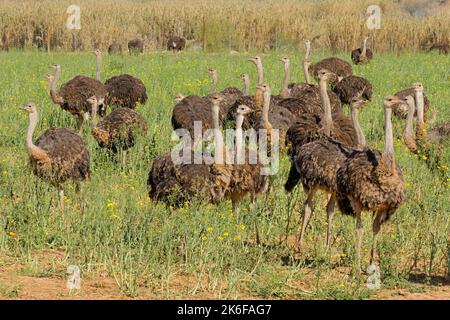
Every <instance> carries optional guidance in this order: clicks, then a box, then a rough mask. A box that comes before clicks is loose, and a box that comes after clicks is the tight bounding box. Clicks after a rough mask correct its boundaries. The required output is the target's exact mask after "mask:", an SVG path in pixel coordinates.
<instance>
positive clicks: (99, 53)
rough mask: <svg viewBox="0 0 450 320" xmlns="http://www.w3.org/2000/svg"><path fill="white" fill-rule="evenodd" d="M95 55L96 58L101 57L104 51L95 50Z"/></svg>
mask: <svg viewBox="0 0 450 320" xmlns="http://www.w3.org/2000/svg"><path fill="white" fill-rule="evenodd" d="M94 54H95V56H96V57H100V56H101V55H102V51H101V50H100V49H95V50H94Z"/></svg>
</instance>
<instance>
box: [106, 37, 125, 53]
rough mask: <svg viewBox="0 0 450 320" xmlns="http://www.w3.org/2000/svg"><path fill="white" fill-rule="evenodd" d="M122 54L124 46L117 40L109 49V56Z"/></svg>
mask: <svg viewBox="0 0 450 320" xmlns="http://www.w3.org/2000/svg"><path fill="white" fill-rule="evenodd" d="M119 53H122V46H121V44H120V43H118V42H117V41H116V40H114V41H113V42H112V43H111V44H110V45H109V47H108V54H119Z"/></svg>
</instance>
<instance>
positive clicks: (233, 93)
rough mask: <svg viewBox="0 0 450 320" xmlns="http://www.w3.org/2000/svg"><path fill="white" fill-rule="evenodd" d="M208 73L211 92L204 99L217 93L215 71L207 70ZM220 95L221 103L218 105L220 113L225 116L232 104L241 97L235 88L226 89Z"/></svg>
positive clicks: (212, 69) (239, 91)
mask: <svg viewBox="0 0 450 320" xmlns="http://www.w3.org/2000/svg"><path fill="white" fill-rule="evenodd" d="M208 73H209V75H210V76H211V90H210V93H209V95H206V98H207V99H209V96H211V95H214V94H216V93H217V78H218V77H217V70H216V69H214V68H209V69H208ZM220 95H221V96H222V98H223V101H222V102H221V103H220V109H221V113H224V114H227V113H228V109H229V108H231V106H233V105H234V103H235V102H236V101H237V100H238V99H239V98H241V97H242V96H243V94H242V91H241V90H239V89H238V88H236V87H228V88H225V89H223V90H222V91H220Z"/></svg>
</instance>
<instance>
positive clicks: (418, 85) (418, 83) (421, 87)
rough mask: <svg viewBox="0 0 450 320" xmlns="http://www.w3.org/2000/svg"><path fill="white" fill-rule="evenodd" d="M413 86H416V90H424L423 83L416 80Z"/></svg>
mask: <svg viewBox="0 0 450 320" xmlns="http://www.w3.org/2000/svg"><path fill="white" fill-rule="evenodd" d="M413 88H414V91H419V92H420V91H422V92H423V85H422V83H421V82H414V83H413Z"/></svg>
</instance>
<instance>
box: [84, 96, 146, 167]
mask: <svg viewBox="0 0 450 320" xmlns="http://www.w3.org/2000/svg"><path fill="white" fill-rule="evenodd" d="M88 101H89V103H91V105H92V109H95V110H96V109H97V104H98V101H97V99H96V98H95V96H93V97H91V98H89V99H88ZM93 122H94V121H93ZM94 123H95V122H94ZM146 133H147V123H146V121H145V119H144V117H143V116H142V115H141V114H140V113H139V112H137V111H135V110H133V109H129V108H117V109H114V110H113V111H112V112H111V113H110V114H108V115H107V116H106V117H105V118H103V120H102V121H100V122H99V123H98V124H97V125H95V126H94V128H92V135H93V136H94V138H95V140H96V141H97V143H98V145H99V146H100V147H102V148H108V149H110V150H112V151H113V152H114V153H116V152H118V151H119V150H120V159H121V164H122V166H125V156H126V150H128V149H129V148H131V147H133V146H134V143H135V136H136V134H144V135H145V134H146Z"/></svg>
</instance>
